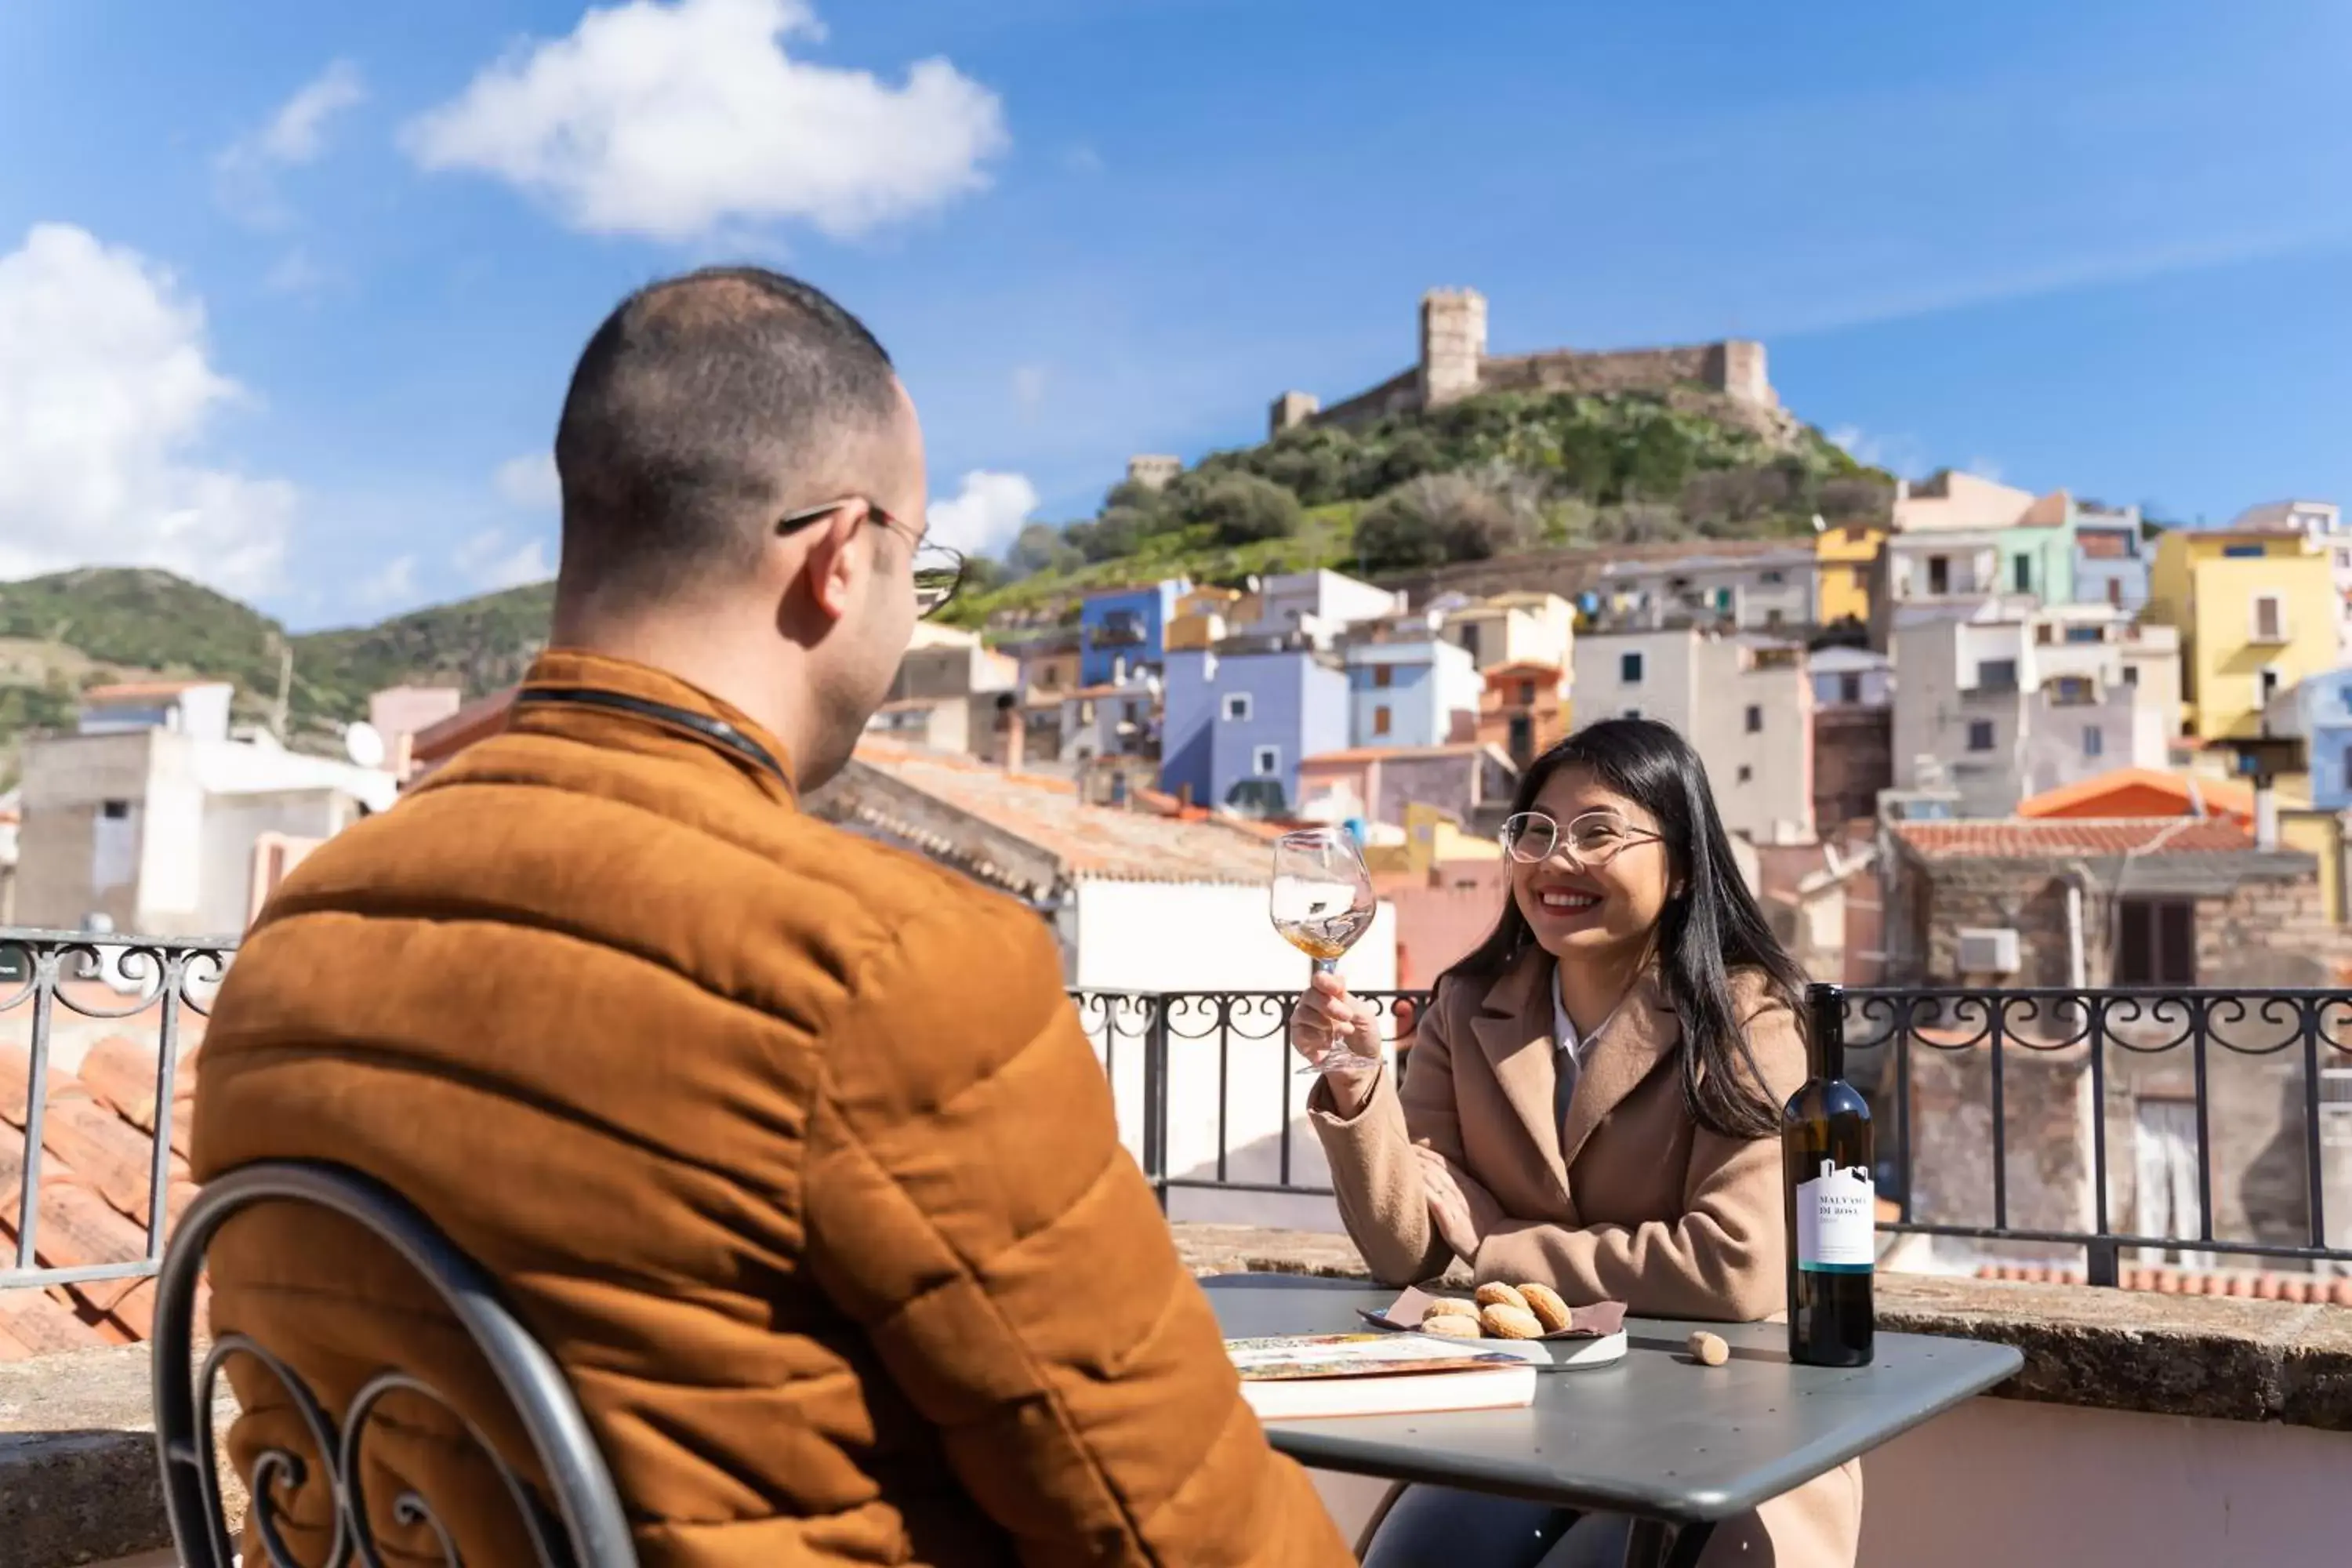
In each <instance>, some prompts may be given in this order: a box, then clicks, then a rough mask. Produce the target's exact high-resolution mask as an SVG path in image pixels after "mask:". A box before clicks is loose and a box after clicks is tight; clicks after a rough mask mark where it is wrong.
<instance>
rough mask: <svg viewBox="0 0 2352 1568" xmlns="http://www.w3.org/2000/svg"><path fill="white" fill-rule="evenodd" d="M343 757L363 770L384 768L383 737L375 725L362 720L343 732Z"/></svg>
mask: <svg viewBox="0 0 2352 1568" xmlns="http://www.w3.org/2000/svg"><path fill="white" fill-rule="evenodd" d="M343 755H345V756H347V757H349V758H351V760H352V763H354V764H356V765H357V766H360V767H362V768H380V767H382V766H383V756H384V746H383V736H382V735H380V734H378V733H377V732H376V728H375V726H374V725H373V724H371V723H369V722H368V721H366V720H364V719H362V720H361V721H359V722H358V723H356V724H352V725H350V726H347V727H346V728H345V729H344V731H343Z"/></svg>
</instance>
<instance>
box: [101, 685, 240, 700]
mask: <svg viewBox="0 0 2352 1568" xmlns="http://www.w3.org/2000/svg"><path fill="white" fill-rule="evenodd" d="M227 684H228V682H227V681H225V680H121V681H116V682H114V683H113V684H112V685H109V686H93V687H91V688H89V689H88V690H87V691H84V692H83V693H82V694H81V700H83V701H84V702H100V703H104V702H134V701H148V702H152V701H153V700H155V699H157V698H159V697H177V696H178V695H180V693H182V692H183V691H187V690H190V689H193V688H195V687H198V686H226V685H227Z"/></svg>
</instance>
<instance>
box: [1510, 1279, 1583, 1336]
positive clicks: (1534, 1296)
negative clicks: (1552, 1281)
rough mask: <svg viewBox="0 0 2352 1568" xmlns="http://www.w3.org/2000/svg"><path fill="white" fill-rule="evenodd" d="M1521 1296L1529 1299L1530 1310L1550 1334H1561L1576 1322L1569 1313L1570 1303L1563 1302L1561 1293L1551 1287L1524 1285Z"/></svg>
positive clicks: (1520, 1290)
mask: <svg viewBox="0 0 2352 1568" xmlns="http://www.w3.org/2000/svg"><path fill="white" fill-rule="evenodd" d="M1519 1294H1520V1295H1521V1296H1523V1297H1525V1298H1526V1299H1527V1303H1528V1311H1530V1312H1533V1313H1534V1314H1535V1315H1536V1319H1537V1321H1539V1322H1540V1323H1542V1324H1543V1326H1544V1332H1546V1333H1548V1334H1556V1333H1558V1332H1559V1331H1560V1330H1562V1329H1564V1328H1566V1327H1568V1326H1569V1324H1570V1322H1571V1321H1574V1320H1573V1319H1572V1317H1571V1316H1570V1312H1569V1310H1568V1303H1567V1302H1565V1301H1563V1300H1560V1299H1559V1291H1557V1290H1555V1289H1552V1288H1551V1287H1550V1286H1549V1285H1532V1284H1530V1285H1522V1286H1520V1287H1519Z"/></svg>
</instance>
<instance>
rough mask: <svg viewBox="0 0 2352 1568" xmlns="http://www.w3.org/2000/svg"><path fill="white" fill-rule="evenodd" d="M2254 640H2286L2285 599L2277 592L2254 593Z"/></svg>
mask: <svg viewBox="0 0 2352 1568" xmlns="http://www.w3.org/2000/svg"><path fill="white" fill-rule="evenodd" d="M2253 638H2254V641H2256V642H2284V641H2286V599H2285V598H2284V595H2278V594H2257V595H2254V630H2253Z"/></svg>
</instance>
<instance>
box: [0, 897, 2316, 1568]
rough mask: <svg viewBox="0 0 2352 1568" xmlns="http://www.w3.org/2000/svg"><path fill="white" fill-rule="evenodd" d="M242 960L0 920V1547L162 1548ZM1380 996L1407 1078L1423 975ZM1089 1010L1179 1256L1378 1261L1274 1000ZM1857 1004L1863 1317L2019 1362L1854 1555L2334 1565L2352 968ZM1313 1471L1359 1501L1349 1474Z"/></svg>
mask: <svg viewBox="0 0 2352 1568" xmlns="http://www.w3.org/2000/svg"><path fill="white" fill-rule="evenodd" d="M232 958H233V952H232V951H231V948H230V946H229V945H228V944H226V943H220V942H165V941H152V940H148V939H139V938H111V939H106V941H105V944H104V945H103V946H102V947H101V946H99V945H96V943H95V942H93V939H91V938H89V937H87V936H82V935H78V934H71V933H54V932H21V931H0V1239H5V1247H6V1250H5V1251H0V1523H5V1525H6V1526H7V1527H8V1528H6V1529H0V1568H16V1565H17V1564H20V1563H22V1564H34V1563H53V1562H64V1561H102V1560H107V1559H121V1558H128V1557H131V1556H132V1555H133V1554H136V1553H140V1552H152V1551H155V1550H157V1549H159V1548H161V1547H163V1545H164V1543H165V1537H164V1533H163V1520H162V1512H161V1504H160V1498H159V1494H158V1490H157V1479H156V1467H155V1464H154V1459H153V1454H152V1441H151V1439H150V1437H149V1436H148V1435H147V1433H146V1430H145V1424H146V1421H147V1415H146V1409H147V1406H146V1398H147V1384H146V1368H145V1351H144V1347H143V1346H142V1344H140V1343H139V1341H141V1340H142V1339H143V1338H144V1336H145V1334H146V1332H147V1331H148V1327H149V1322H150V1314H152V1284H151V1283H150V1282H149V1281H150V1277H151V1276H152V1274H153V1272H154V1270H155V1268H156V1264H157V1260H158V1258H160V1256H161V1251H162V1247H161V1242H162V1237H163V1233H164V1231H165V1230H166V1228H167V1227H168V1226H169V1223H170V1220H171V1218H172V1216H173V1215H175V1214H176V1213H177V1212H178V1210H179V1208H180V1206H181V1205H183V1204H184V1202H185V1201H186V1199H187V1197H188V1196H189V1195H190V1194H191V1193H192V1191H193V1189H191V1188H190V1187H189V1186H188V1184H187V1181H186V1167H185V1165H184V1150H185V1138H186V1129H187V1121H188V1119H187V1109H188V1102H189V1099H190V1096H191V1093H192V1089H193V1081H194V1070H195V1067H194V1047H195V1045H196V1044H197V1043H198V1042H199V1041H200V1039H201V1037H202V1033H203V1028H204V1023H205V1010H206V1008H207V1007H208V1005H209V1004H210V998H211V995H212V993H213V990H214V988H215V985H216V984H217V982H218V980H219V978H220V976H221V973H222V972H223V971H224V970H225V969H226V966H227V964H228V963H230V962H231V960H232ZM1375 1000H1377V1001H1378V1002H1379V1003H1380V1005H1381V1007H1382V1009H1383V1013H1384V1016H1385V1017H1386V1018H1387V1019H1388V1024H1387V1030H1388V1032H1389V1033H1391V1035H1392V1036H1401V1037H1402V1038H1403V1040H1404V1041H1405V1042H1406V1043H1407V1047H1408V1048H1407V1050H1406V1054H1405V1056H1404V1058H1403V1062H1404V1068H1403V1070H1405V1071H1406V1072H1408V1073H1410V1071H1411V1070H1412V1069H1411V1059H1412V1058H1411V1054H1410V1048H1409V1044H1410V1040H1411V1038H1412V1016H1413V1015H1414V1013H1415V1011H1416V1009H1417V1005H1419V1004H1421V1003H1422V1002H1423V1000H1424V998H1423V997H1420V996H1417V995H1412V994H1390V995H1385V996H1381V997H1378V998H1375ZM1073 1002H1074V1005H1076V1010H1077V1014H1078V1017H1079V1020H1080V1022H1081V1024H1082V1026H1083V1027H1084V1028H1085V1030H1086V1032H1087V1036H1088V1037H1089V1038H1090V1040H1091V1041H1092V1042H1093V1044H1094V1047H1095V1050H1096V1053H1097V1058H1099V1059H1100V1060H1101V1062H1102V1064H1103V1067H1104V1070H1105V1072H1106V1074H1107V1076H1108V1079H1109V1081H1110V1085H1111V1089H1112V1099H1113V1105H1114V1108H1115V1111H1116V1114H1117V1117H1118V1123H1119V1128H1120V1132H1121V1136H1122V1138H1123V1140H1124V1141H1125V1142H1126V1143H1127V1145H1128V1147H1129V1150H1130V1151H1131V1152H1133V1153H1134V1155H1135V1157H1136V1158H1137V1160H1138V1163H1139V1165H1140V1166H1141V1168H1142V1170H1143V1172H1144V1173H1145V1174H1146V1176H1147V1177H1148V1178H1149V1180H1150V1183H1151V1184H1152V1186H1153V1188H1154V1189H1155V1190H1156V1191H1157V1192H1158V1193H1159V1194H1160V1198H1161V1202H1162V1205H1163V1206H1164V1208H1165V1209H1166V1211H1167V1213H1168V1215H1169V1216H1170V1220H1171V1226H1172V1228H1173V1231H1174V1233H1175V1236H1176V1239H1177V1244H1178V1247H1179V1249H1180V1251H1181V1253H1182V1254H1183V1256H1184V1257H1185V1258H1186V1259H1187V1261H1188V1262H1189V1263H1190V1264H1191V1265H1192V1268H1194V1269H1195V1271H1197V1272H1204V1273H1205V1272H1217V1271H1224V1270H1231V1269H1236V1268H1284V1269H1303V1270H1308V1271H1314V1272H1322V1273H1339V1274H1347V1273H1358V1274H1360V1273H1361V1272H1362V1271H1363V1269H1362V1264H1361V1262H1360V1259H1359V1258H1357V1256H1356V1254H1355V1252H1354V1249H1353V1248H1352V1247H1350V1246H1349V1243H1348V1241H1347V1239H1346V1237H1345V1236H1344V1233H1343V1232H1342V1230H1341V1227H1340V1226H1339V1220H1338V1215H1337V1212H1336V1209H1335V1207H1334V1205H1333V1203H1332V1200H1331V1197H1330V1185H1329V1176H1328V1169H1327V1168H1326V1166H1325V1165H1324V1163H1323V1159H1322V1154H1321V1149H1320V1146H1319V1144H1318V1142H1317V1140H1316V1138H1315V1137H1314V1134H1313V1132H1312V1131H1311V1129H1309V1128H1308V1127H1307V1126H1306V1125H1305V1123H1304V1121H1303V1113H1302V1109H1301V1104H1302V1101H1303V1100H1304V1098H1305V1095H1306V1092H1307V1080H1305V1079H1299V1078H1297V1077H1295V1076H1294V1075H1293V1074H1292V1072H1291V1071H1290V1068H1291V1066H1292V1065H1293V1064H1292V1059H1291V1058H1290V1056H1289V1053H1288V1051H1287V1047H1286V1043H1285V1041H1286V1030H1287V1025H1288V1018H1289V1008H1290V1005H1291V999H1290V997H1289V996H1288V995H1287V994H1269V993H1206V994H1137V993H1116V994H1107V993H1086V994H1076V995H1074V997H1073ZM1848 1008H1849V1013H1848V1019H1849V1022H1848V1039H1849V1047H1848V1068H1847V1073H1848V1077H1849V1078H1850V1079H1852V1080H1853V1082H1854V1083H1855V1084H1856V1085H1857V1086H1858V1087H1859V1088H1861V1089H1862V1090H1863V1091H1864V1094H1865V1096H1866V1097H1867V1098H1868V1099H1869V1100H1871V1102H1872V1105H1873V1107H1874V1114H1875V1117H1876V1124H1877V1127H1878V1129H1879V1133H1880V1148H1879V1154H1880V1163H1879V1173H1878V1186H1879V1192H1880V1194H1881V1197H1882V1200H1883V1202H1882V1205H1881V1208H1882V1215H1883V1221H1882V1225H1881V1231H1882V1237H1881V1261H1880V1268H1881V1279H1880V1282H1879V1304H1880V1312H1881V1317H1882V1321H1885V1323H1886V1324H1887V1325H1888V1326H1889V1327H1890V1328H1896V1329H1904V1330H1910V1331H1923V1332H1931V1333H1943V1334H1957V1335H1964V1336H1974V1337H1982V1338H1989V1339H1994V1340H1999V1341H2001V1342H2008V1343H2012V1344H2015V1345H2017V1346H2019V1347H2020V1348H2021V1350H2022V1351H2023V1352H2025V1355H2026V1358H2027V1360H2026V1368H2025V1371H2024V1372H2023V1373H2021V1375H2020V1376H2019V1378H2018V1379H2017V1380H2016V1381H2015V1383H2014V1384H2011V1385H2009V1386H2007V1387H2005V1388H2003V1389H2002V1390H2000V1391H1999V1394H1998V1396H1997V1397H1992V1398H1988V1399H1984V1400H1979V1401H1977V1402H1975V1403H1974V1404H1972V1405H1968V1406H1965V1407H1963V1408H1962V1409H1961V1410H1960V1411H1958V1412H1956V1413H1954V1414H1953V1415H1948V1416H1947V1417H1944V1418H1942V1419H1940V1420H1938V1421H1937V1422H1935V1423H1932V1424H1930V1425H1929V1426H1925V1427H1922V1428H1920V1429H1918V1430H1917V1431H1916V1432H1914V1433H1912V1434H1909V1435H1907V1436H1905V1437H1903V1438H1901V1439H1898V1440H1897V1441H1896V1442H1895V1444H1893V1445H1891V1446H1890V1447H1887V1448H1885V1449H1883V1450H1881V1451H1880V1452H1879V1453H1877V1454H1875V1455H1873V1456H1872V1457H1871V1458H1870V1459H1869V1461H1868V1467H1867V1480H1866V1486H1867V1499H1868V1501H1867V1506H1866V1509H1865V1514H1864V1550H1863V1557H1862V1561H1863V1562H1864V1563H1871V1564H1900V1565H1905V1568H1943V1565H1944V1564H1954V1565H1958V1564H1961V1563H1982V1562H1986V1561H2001V1560H2007V1561H2013V1562H2017V1563H2040V1562H2062V1561H2063V1562H2064V1563H2068V1564H2069V1565H2070V1568H2104V1565H2106V1564H2115V1565H2116V1568H2122V1565H2124V1564H2127V1563H2128V1564H2133V1565H2134V1568H2137V1565H2139V1564H2144V1563H2174V1562H2180V1563H2190V1562H2200V1563H2201V1562H2208V1561H2211V1562H2221V1561H2231V1560H2241V1559H2242V1560H2245V1561H2267V1562H2276V1563H2306V1562H2308V1563H2323V1562H2334V1561H2337V1560H2338V1557H2337V1556H2336V1553H2337V1552H2340V1549H2341V1543H2342V1541H2343V1540H2344V1539H2345V1535H2344V1531H2345V1529H2346V1527H2347V1522H2352V1520H2347V1510H2352V1501H2347V1499H2346V1496H2345V1492H2344V1489H2343V1487H2342V1485H2341V1479H2340V1478H2341V1474H2342V1466H2343V1462H2344V1456H2345V1453H2346V1449H2345V1444H2346V1443H2347V1437H2346V1436H2344V1435H2345V1434H2347V1433H2352V990H2345V991H2212V990H2178V991H2150V990H2094V991H2064V990H2060V991H2048V990H2010V991H2000V990H1957V989H1939V988H1908V989H1902V988H1895V989H1878V990H1857V991H1854V992H1851V993H1849V997H1848ZM158 1108H161V1114H160V1115H159V1113H158ZM159 1128H160V1129H161V1130H162V1131H163V1134H164V1135H163V1138H162V1139H161V1141H160V1142H159V1141H158V1139H157V1137H156V1133H157V1131H158V1129H159ZM28 1194H37V1199H38V1201H37V1202H35V1201H33V1199H32V1197H31V1196H29V1195H28ZM1956 1475H1965V1476H1967V1477H1969V1486H1968V1487H1967V1488H1965V1489H1955V1488H1954V1487H1953V1486H1952V1485H1951V1478H1952V1477H1953V1476H1956ZM1318 1486H1319V1487H1320V1488H1321V1489H1322V1491H1323V1494H1324V1496H1325V1498H1326V1500H1327V1501H1328V1503H1329V1505H1330V1506H1331V1507H1332V1509H1333V1510H1334V1512H1335V1514H1338V1515H1339V1516H1340V1519H1341V1522H1342V1524H1343V1527H1352V1525H1353V1524H1354V1523H1356V1522H1357V1521H1358V1520H1359V1519H1360V1516H1361V1514H1362V1513H1363V1511H1364V1510H1367V1509H1368V1508H1369V1506H1370V1500H1371V1498H1370V1496H1368V1495H1367V1488H1366V1486H1365V1485H1364V1484H1363V1483H1360V1482H1356V1481H1351V1480H1350V1479H1348V1478H1344V1477H1337V1476H1322V1477H1318ZM1988 1489H1990V1495H1994V1496H1998V1497H1999V1498H2000V1500H2001V1504H2000V1507H1999V1508H1995V1509H1987V1508H1984V1507H1982V1506H1980V1501H1981V1499H1982V1498H1983V1497H1984V1496H1985V1495H1988ZM1374 1490H1375V1492H1376V1489H1374ZM1972 1500H1974V1501H1972ZM2225 1531H2226V1538H2225V1534H2224V1532H2225ZM2233 1554H2234V1555H2233Z"/></svg>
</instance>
